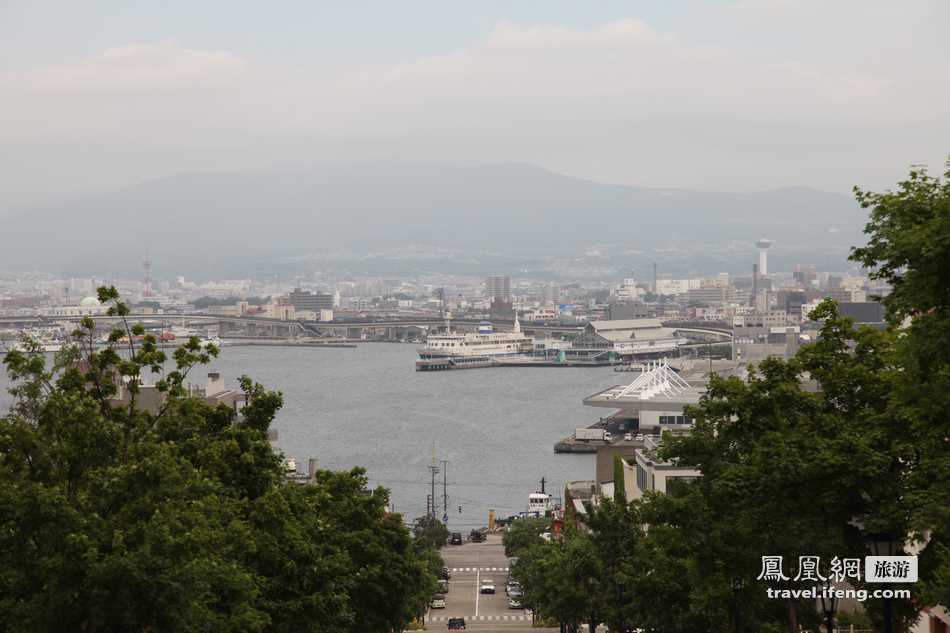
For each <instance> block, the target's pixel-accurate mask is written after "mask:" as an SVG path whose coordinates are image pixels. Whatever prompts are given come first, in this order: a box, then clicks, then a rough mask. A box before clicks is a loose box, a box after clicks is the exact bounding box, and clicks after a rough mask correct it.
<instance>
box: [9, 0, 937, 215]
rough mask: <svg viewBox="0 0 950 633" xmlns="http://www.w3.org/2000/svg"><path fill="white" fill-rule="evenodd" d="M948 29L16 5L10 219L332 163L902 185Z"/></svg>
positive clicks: (418, 8)
mask: <svg viewBox="0 0 950 633" xmlns="http://www.w3.org/2000/svg"><path fill="white" fill-rule="evenodd" d="M948 32H950V2H947V1H946V0H902V1H901V2H895V1H893V0H853V1H852V0H825V1H818V0H741V1H722V2H712V1H710V0H704V1H694V2H690V1H679V2H674V1H670V2H656V1H651V2H633V1H629V2H612V1H610V0H600V1H598V2H594V1H588V2H581V1H577V0H574V1H559V0H543V1H536V2H529V1H524V2H517V1H510V2H497V1H491V0H477V1H474V0H473V1H469V2H464V3H463V2H452V1H448V0H431V1H412V0H400V1H399V2H393V1H380V2H359V1H357V0H348V1H345V2H329V1H325V0H324V1H321V0H300V1H292V0H288V1H284V2H267V3H265V2H259V1H247V2H243V1H238V0H202V1H200V2H195V1H194V0H189V1H178V0H163V1H162V2H129V1H127V0H125V1H120V0H116V1H113V2H107V1H104V0H101V1H96V0H84V1H83V2H63V1H59V2H51V1H47V0H23V1H20V0H2V1H0V112H2V116H0V144H2V146H3V147H4V148H5V150H4V151H3V152H0V196H2V198H3V203H0V210H2V209H6V210H10V209H12V208H13V207H21V206H23V205H28V204H31V203H35V202H37V201H43V200H46V199H49V198H51V197H61V196H69V195H72V194H74V193H76V192H78V191H90V190H97V189H107V188H112V187H119V186H123V185H127V184H131V183H134V182H137V181H140V180H143V179H147V178H152V177H159V176H163V175H168V174H171V173H175V172H179V171H185V170H195V169H206V170H220V169H234V168H242V169H243V168H259V167H260V168H262V167H274V166H280V165H296V164H300V163H308V162H316V161H322V160H347V161H350V160H367V159H370V160H378V159H400V160H416V161H419V160H421V161H443V160H445V161H451V162H457V163H481V162H494V161H523V162H531V163H535V164H538V165H541V166H544V167H547V168H550V169H552V170H555V171H558V172H561V173H565V174H570V175H574V176H579V177H584V178H589V179H592V180H597V181H601V182H617V183H627V184H635V185H644V186H656V187H687V188H696V189H709V190H737V191H748V190H757V189H765V188H772V187H780V186H786V185H807V186H812V187H816V188H820V189H826V190H833V191H847V190H848V189H850V187H851V185H853V184H860V185H863V186H868V187H875V188H880V187H884V186H888V185H890V184H893V183H894V182H896V181H897V180H898V179H899V178H901V177H902V176H903V175H904V174H905V173H906V170H907V166H908V165H910V164H912V163H924V164H929V165H930V167H931V169H932V171H942V168H943V163H944V160H945V159H946V156H947V154H948V153H950V116H947V104H948V103H950V37H947V33H948Z"/></svg>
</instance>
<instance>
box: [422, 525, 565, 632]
mask: <svg viewBox="0 0 950 633" xmlns="http://www.w3.org/2000/svg"><path fill="white" fill-rule="evenodd" d="M442 558H443V559H444V560H445V566H446V567H448V568H449V572H450V573H451V575H452V578H451V580H449V592H448V593H447V594H445V609H435V610H430V611H429V613H428V614H427V616H426V628H427V629H428V630H440V629H443V628H447V626H448V624H447V623H448V619H449V618H456V617H463V618H465V625H466V628H467V629H468V630H477V631H485V632H489V631H499V632H501V631H505V632H507V631H529V630H530V631H549V630H550V631H554V630H556V629H532V628H531V614H530V612H529V611H526V610H524V609H509V608H508V596H507V595H505V583H506V582H507V580H508V559H507V558H506V557H505V550H504V547H503V546H502V544H501V535H498V534H490V535H489V536H488V538H487V540H486V541H485V542H483V543H471V542H469V543H465V544H464V545H446V546H445V547H444V548H442ZM485 580H492V581H494V583H495V593H494V594H482V593H479V587H480V584H481V583H482V582H483V581H485Z"/></svg>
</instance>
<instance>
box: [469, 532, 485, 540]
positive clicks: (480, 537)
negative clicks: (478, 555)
mask: <svg viewBox="0 0 950 633" xmlns="http://www.w3.org/2000/svg"><path fill="white" fill-rule="evenodd" d="M471 537H472V542H473V543H481V542H482V541H484V540H485V534H484V533H482V531H481V530H472V534H471Z"/></svg>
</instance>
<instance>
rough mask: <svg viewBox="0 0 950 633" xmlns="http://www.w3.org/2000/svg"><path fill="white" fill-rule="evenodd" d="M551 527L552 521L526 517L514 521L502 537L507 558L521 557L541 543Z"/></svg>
mask: <svg viewBox="0 0 950 633" xmlns="http://www.w3.org/2000/svg"><path fill="white" fill-rule="evenodd" d="M550 527H551V521H550V519H546V518H544V517H539V518H534V517H526V518H523V519H517V520H516V521H513V522H512V524H511V525H510V526H508V529H507V530H505V533H504V534H503V535H502V543H504V545H505V556H509V557H511V556H521V553H522V552H524V551H525V550H527V549H528V548H529V547H530V546H532V545H534V544H536V543H539V542H541V534H543V533H544V532H546V531H547V530H548V529H549V528H550Z"/></svg>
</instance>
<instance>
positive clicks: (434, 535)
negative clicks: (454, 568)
mask: <svg viewBox="0 0 950 633" xmlns="http://www.w3.org/2000/svg"><path fill="white" fill-rule="evenodd" d="M412 535H413V538H415V539H416V541H417V542H418V543H420V544H421V545H424V546H425V547H431V548H433V549H436V550H438V549H439V548H441V547H442V546H444V545H445V543H446V542H447V541H448V540H449V528H447V527H445V524H444V523H442V521H439V520H438V519H437V518H435V517H434V516H432V515H431V514H427V515H425V516H421V517H417V518H416V520H415V521H413V522H412Z"/></svg>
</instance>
